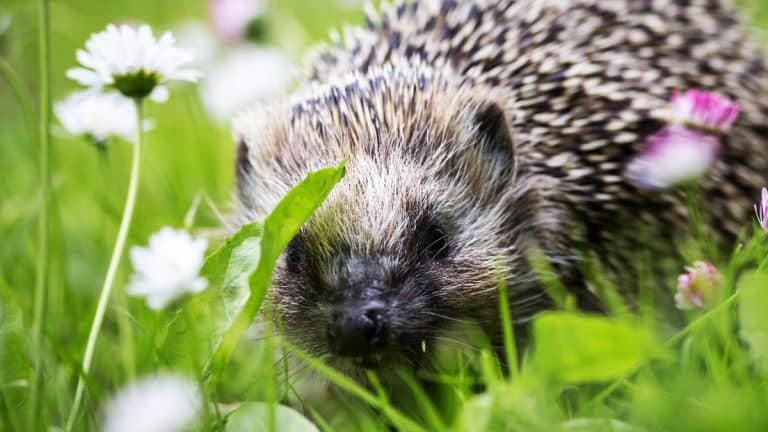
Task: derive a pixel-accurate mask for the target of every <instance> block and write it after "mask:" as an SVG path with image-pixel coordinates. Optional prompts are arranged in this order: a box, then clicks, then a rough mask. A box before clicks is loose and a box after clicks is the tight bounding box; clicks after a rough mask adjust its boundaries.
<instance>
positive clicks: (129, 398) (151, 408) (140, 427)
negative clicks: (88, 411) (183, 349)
mask: <svg viewBox="0 0 768 432" xmlns="http://www.w3.org/2000/svg"><path fill="white" fill-rule="evenodd" d="M202 405H203V398H202V396H201V395H200V391H199V389H198V387H197V386H196V385H195V384H194V383H193V382H191V381H189V380H187V379H186V378H183V377H180V376H177V375H170V374H164V375H156V376H151V377H146V378H143V379H141V380H139V381H137V382H135V383H133V384H130V385H129V386H127V387H126V388H124V389H122V390H121V391H120V392H119V393H118V394H117V395H116V396H115V397H114V398H113V399H112V401H111V402H110V403H109V405H108V406H107V409H106V415H105V421H104V429H103V430H104V431H105V432H135V431H142V432H176V431H181V430H184V429H185V428H188V427H190V426H192V425H194V423H195V421H196V420H197V419H198V417H199V414H200V410H201V408H202Z"/></svg>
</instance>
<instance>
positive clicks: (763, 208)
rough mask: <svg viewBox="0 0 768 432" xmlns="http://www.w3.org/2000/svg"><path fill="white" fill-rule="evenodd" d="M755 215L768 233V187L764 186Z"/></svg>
mask: <svg viewBox="0 0 768 432" xmlns="http://www.w3.org/2000/svg"><path fill="white" fill-rule="evenodd" d="M755 215H757V221H758V222H759V223H760V227H761V228H763V230H764V231H765V232H766V233H768V189H766V188H763V191H762V193H761V196H760V203H759V204H755Z"/></svg>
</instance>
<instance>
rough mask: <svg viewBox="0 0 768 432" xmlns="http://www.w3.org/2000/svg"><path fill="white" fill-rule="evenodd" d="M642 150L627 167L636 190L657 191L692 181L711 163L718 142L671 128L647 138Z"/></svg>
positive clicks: (677, 126)
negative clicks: (644, 147)
mask: <svg viewBox="0 0 768 432" xmlns="http://www.w3.org/2000/svg"><path fill="white" fill-rule="evenodd" d="M646 145H647V147H646V149H645V151H644V152H643V153H641V154H640V155H638V156H636V157H635V158H634V159H633V160H632V162H630V163H629V165H628V167H627V177H628V178H629V181H630V182H631V183H632V184H633V185H634V186H636V187H637V188H639V189H646V190H660V189H666V188H669V187H672V186H674V185H676V184H679V183H684V182H686V181H690V180H694V179H696V178H698V177H700V176H701V175H702V174H704V173H705V172H706V171H707V170H708V169H709V167H710V166H711V165H712V163H713V162H714V161H715V157H716V155H717V151H718V150H719V148H720V140H718V139H717V138H715V137H713V136H712V135H708V134H706V133H704V132H701V131H698V130H695V129H691V128H687V127H685V126H682V125H673V126H669V127H667V128H664V129H662V130H661V131H659V132H656V133H655V134H653V135H651V136H650V137H648V138H647V140H646Z"/></svg>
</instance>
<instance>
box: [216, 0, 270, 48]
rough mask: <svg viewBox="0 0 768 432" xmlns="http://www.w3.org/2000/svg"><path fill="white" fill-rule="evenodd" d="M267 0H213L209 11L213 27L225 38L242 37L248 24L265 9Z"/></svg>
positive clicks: (235, 39)
mask: <svg viewBox="0 0 768 432" xmlns="http://www.w3.org/2000/svg"><path fill="white" fill-rule="evenodd" d="M265 3H266V1H265V0H211V2H210V5H209V11H210V15H211V21H213V28H214V29H216V33H218V34H219V36H221V37H222V38H223V39H224V40H226V41H229V42H235V41H238V40H240V39H242V38H243V37H244V36H245V33H246V32H247V30H248V25H249V24H250V23H251V21H253V19H254V18H257V17H258V16H260V15H261V14H262V13H264V9H265V6H266V5H265Z"/></svg>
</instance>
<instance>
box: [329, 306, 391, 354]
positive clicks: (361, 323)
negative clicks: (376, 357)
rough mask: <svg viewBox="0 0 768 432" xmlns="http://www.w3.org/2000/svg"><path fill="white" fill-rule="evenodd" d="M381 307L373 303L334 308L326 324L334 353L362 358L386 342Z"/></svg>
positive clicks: (374, 351) (373, 352) (377, 349)
mask: <svg viewBox="0 0 768 432" xmlns="http://www.w3.org/2000/svg"><path fill="white" fill-rule="evenodd" d="M385 331H386V323H385V320H384V314H383V310H382V308H381V307H380V306H378V305H374V304H368V305H363V306H362V307H359V306H358V307H345V308H339V309H337V310H335V311H334V312H333V314H332V316H331V321H330V322H329V323H328V329H327V334H328V344H329V345H330V347H331V351H333V353H334V354H336V355H339V356H343V357H363V356H368V355H371V354H375V353H376V352H377V351H379V350H380V349H381V348H382V347H383V346H384V343H385V342H386V340H385V339H386V338H385Z"/></svg>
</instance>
